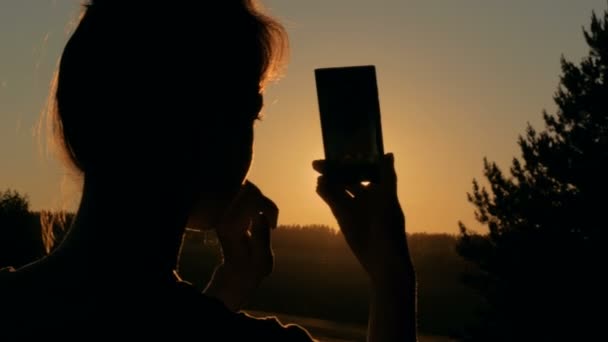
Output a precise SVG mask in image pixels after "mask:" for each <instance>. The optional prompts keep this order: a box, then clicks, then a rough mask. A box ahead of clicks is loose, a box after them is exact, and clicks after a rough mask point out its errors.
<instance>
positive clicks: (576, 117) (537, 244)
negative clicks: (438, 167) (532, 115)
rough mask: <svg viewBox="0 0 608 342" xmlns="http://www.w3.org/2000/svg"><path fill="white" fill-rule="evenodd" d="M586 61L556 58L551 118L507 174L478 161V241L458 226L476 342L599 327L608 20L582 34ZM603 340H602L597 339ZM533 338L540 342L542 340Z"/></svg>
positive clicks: (595, 20)
mask: <svg viewBox="0 0 608 342" xmlns="http://www.w3.org/2000/svg"><path fill="white" fill-rule="evenodd" d="M583 34H584V38H585V40H586V42H587V44H588V46H589V54H588V55H587V56H586V57H584V58H583V60H582V61H581V63H580V64H579V65H575V64H574V63H571V62H569V61H567V60H566V59H565V58H564V57H562V59H561V70H562V74H561V77H560V83H559V86H558V89H557V91H556V93H555V95H554V101H555V103H556V105H557V111H556V112H555V113H554V114H549V113H547V112H546V111H545V112H544V113H543V119H544V124H545V127H544V130H543V131H540V132H537V131H536V130H535V129H534V128H533V127H532V126H530V125H528V128H527V131H526V133H525V134H524V135H523V136H520V138H519V146H520V148H521V154H522V155H521V158H514V159H513V161H512V165H511V167H510V170H509V173H510V175H505V173H503V171H502V170H501V169H500V168H499V167H498V166H497V164H496V163H494V162H489V161H488V160H486V159H484V176H485V178H486V180H487V182H488V184H489V188H487V187H485V186H481V185H480V183H479V182H478V181H477V180H474V181H473V191H472V192H471V193H469V194H468V199H469V201H470V202H471V203H472V204H473V205H474V206H475V215H476V218H477V220H478V221H479V222H480V223H481V224H482V225H484V226H485V227H487V229H488V230H489V231H488V233H487V234H483V235H479V234H475V233H473V232H471V231H470V230H468V229H467V228H466V227H465V225H464V224H462V223H460V229H461V235H460V241H459V246H458V252H459V253H460V255H461V256H463V257H465V258H466V259H468V260H470V261H472V262H473V263H474V264H475V265H477V266H478V268H479V270H480V271H481V272H479V273H475V274H467V275H466V276H465V281H466V282H467V283H468V284H469V285H471V286H473V287H474V288H475V289H476V290H477V291H478V292H479V293H480V294H481V295H482V297H483V298H484V299H485V302H486V306H485V307H484V308H483V311H482V312H480V325H479V326H478V327H476V328H475V329H473V330H471V333H470V334H471V336H470V337H471V340H475V341H526V340H535V341H539V340H541V339H542V340H550V339H552V338H555V337H561V338H568V337H572V338H575V340H581V341H582V340H586V339H585V338H582V337H583V336H589V337H590V336H594V333H595V332H596V331H601V330H599V328H600V327H601V325H599V323H598V322H599V318H600V317H599V316H600V315H601V314H600V313H599V312H597V313H596V310H598V311H599V310H603V307H602V306H601V305H600V300H601V301H602V302H603V298H604V297H605V296H604V294H603V292H604V291H605V286H604V285H605V284H606V282H605V281H604V280H603V279H602V278H604V277H603V274H602V273H603V272H604V269H605V266H604V261H603V260H608V259H606V257H605V254H606V253H605V252H604V251H603V248H602V246H601V243H602V242H603V241H602V237H603V236H605V230H606V228H608V216H607V215H606V213H607V212H608V200H607V195H608V12H604V14H603V16H602V17H598V16H597V15H596V14H595V13H593V15H592V17H591V25H590V27H589V28H588V29H583ZM600 336H601V335H600ZM539 338H540V339H539Z"/></svg>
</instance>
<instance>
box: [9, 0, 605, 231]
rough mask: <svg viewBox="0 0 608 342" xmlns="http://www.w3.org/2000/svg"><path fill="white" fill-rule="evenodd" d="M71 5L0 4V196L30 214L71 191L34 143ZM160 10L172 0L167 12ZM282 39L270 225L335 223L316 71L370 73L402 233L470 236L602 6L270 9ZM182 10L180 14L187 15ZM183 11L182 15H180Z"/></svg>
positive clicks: (439, 3) (271, 112) (35, 0)
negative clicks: (475, 186) (496, 174)
mask: <svg viewBox="0 0 608 342" xmlns="http://www.w3.org/2000/svg"><path fill="white" fill-rule="evenodd" d="M81 3H82V1H81V0H55V1H51V0H3V1H1V2H0V190H2V189H6V188H12V189H16V190H18V191H19V192H21V193H25V194H27V195H28V196H29V198H30V201H31V205H32V208H33V209H35V210H38V209H52V208H60V207H66V208H69V209H74V208H75V207H76V205H77V202H78V199H79V194H78V191H77V187H75V186H74V185H73V181H72V180H71V178H70V177H69V176H66V172H65V171H64V170H63V169H62V168H61V167H60V166H59V164H58V163H57V162H56V161H54V159H53V158H52V156H47V155H46V154H45V152H44V147H43V146H42V147H41V146H40V145H39V144H38V140H37V138H36V137H35V136H34V134H33V133H34V131H35V126H36V124H37V122H38V119H39V116H40V113H41V112H42V111H43V109H44V106H45V101H46V96H47V95H48V88H49V83H50V80H51V77H52V75H53V72H54V70H55V67H56V64H57V61H58V58H59V55H60V53H61V49H62V48H63V46H64V44H65V42H66V40H67V39H68V37H69V33H70V29H71V28H72V27H73V24H74V20H75V18H76V16H77V15H78V12H79V10H80V8H79V5H80V4H81ZM168 3H169V2H168ZM263 3H264V4H265V5H266V7H267V8H268V9H270V12H271V13H272V14H274V15H276V16H277V17H278V18H279V19H281V20H282V21H283V23H284V24H285V26H286V27H287V30H288V33H289V34H290V39H291V59H290V63H289V67H288V69H287V71H286V74H285V76H284V77H283V78H282V79H281V80H280V81H279V82H278V83H275V84H273V85H272V86H271V87H270V88H269V89H268V92H267V94H266V100H265V102H266V104H267V105H266V108H265V110H264V112H265V114H264V115H265V118H264V120H263V121H262V122H260V123H259V124H258V126H257V128H256V150H255V151H256V152H255V153H256V154H255V160H254V165H253V168H252V172H251V175H250V176H251V177H250V178H251V180H252V181H254V182H255V183H256V184H257V185H258V186H259V187H260V188H261V189H262V190H263V191H264V192H265V193H266V194H267V195H268V196H269V197H271V198H272V199H274V200H275V202H277V204H278V205H279V207H280V209H281V214H280V218H279V223H282V224H295V223H298V224H307V223H322V224H328V225H331V226H334V227H335V226H336V223H335V220H334V219H333V217H332V216H331V213H330V211H329V209H328V208H327V207H326V206H325V204H324V203H323V202H322V201H321V200H320V199H319V198H318V197H317V195H316V194H315V191H314V189H315V183H316V176H317V174H316V172H315V171H313V170H312V168H311V167H310V163H311V161H312V160H314V159H321V158H323V148H322V140H321V131H320V124H319V114H318V108H317V102H316V92H315V83H314V74H313V70H314V69H315V68H318V67H330V66H346V65H364V64H365V65H367V64H373V65H375V66H376V70H377V73H378V87H379V92H380V106H381V110H382V125H383V133H384V146H385V150H386V151H388V152H393V153H394V154H395V159H396V168H397V174H398V177H399V195H400V199H401V203H402V205H403V208H404V210H405V213H406V217H407V224H408V226H407V229H408V230H409V231H410V232H422V231H426V232H449V233H456V232H457V221H458V220H463V221H464V222H465V223H467V224H469V225H471V226H472V227H478V226H477V225H475V220H474V217H473V207H472V206H471V205H470V204H469V203H468V202H467V200H466V193H467V191H469V190H470V189H471V181H472V179H473V178H480V177H481V171H482V159H483V157H484V156H487V157H488V158H489V159H490V160H495V161H497V162H498V163H499V165H501V166H503V167H504V168H506V167H508V166H509V163H510V160H511V159H512V158H513V157H514V156H519V150H518V146H517V144H516V140H517V137H518V135H519V134H521V133H523V131H524V129H525V127H526V123H527V122H530V123H531V124H533V125H534V126H536V127H537V128H541V127H542V121H541V113H542V110H543V109H547V110H548V111H550V112H551V111H553V110H554V104H553V101H552V96H553V93H554V92H555V90H556V87H557V84H558V79H559V74H560V68H559V59H560V56H561V55H562V54H563V55H564V56H565V57H566V58H567V59H569V60H573V61H576V62H578V61H579V60H580V58H581V57H582V56H583V55H585V54H586V53H587V46H586V45H585V43H584V39H583V35H582V27H583V26H585V27H586V26H588V23H589V21H590V16H591V12H592V10H595V11H596V12H598V13H601V12H602V11H603V10H604V9H605V8H606V6H607V3H606V0H510V1H502V0H461V1H450V0H374V1H372V0H366V1H364V0H301V1H300V0H282V1H279V0H272V1H264V2H263ZM185 6H186V5H185ZM186 10H187V9H186Z"/></svg>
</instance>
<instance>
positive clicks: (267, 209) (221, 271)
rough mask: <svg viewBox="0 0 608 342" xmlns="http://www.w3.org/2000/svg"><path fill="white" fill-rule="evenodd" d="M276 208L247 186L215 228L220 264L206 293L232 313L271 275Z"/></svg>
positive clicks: (248, 184)
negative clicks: (220, 250)
mask: <svg viewBox="0 0 608 342" xmlns="http://www.w3.org/2000/svg"><path fill="white" fill-rule="evenodd" d="M277 217H278V208H277V206H276V205H275V204H274V203H273V202H272V201H271V200H270V199H269V198H267V197H266V196H264V195H263V194H262V192H261V191H260V190H259V189H258V188H257V187H256V186H255V185H254V184H253V183H251V182H246V183H245V185H244V186H243V188H242V189H241V191H240V193H239V194H238V195H237V197H236V198H235V200H234V201H233V203H232V205H231V206H230V208H229V209H228V211H227V212H226V215H225V217H224V218H223V219H222V220H221V221H220V223H219V224H218V226H217V227H216V232H217V236H218V239H219V241H220V244H221V247H222V256H223V262H222V264H221V265H219V266H218V267H217V268H216V270H215V272H214V274H213V277H212V279H211V281H210V282H209V285H208V286H207V288H206V289H205V293H206V294H208V295H211V296H214V297H217V298H219V299H220V300H222V301H223V302H224V304H225V305H226V306H227V307H228V308H229V309H231V310H233V311H237V310H239V309H240V308H241V307H242V305H243V304H244V303H245V301H246V300H247V299H248V298H249V297H250V296H251V295H252V293H253V291H254V290H255V289H256V288H257V287H258V285H259V283H260V282H261V281H262V279H264V278H265V277H266V276H268V275H269V274H270V273H271V272H272V268H273V262H274V256H273V253H272V247H271V241H270V231H271V229H274V228H276V225H277Z"/></svg>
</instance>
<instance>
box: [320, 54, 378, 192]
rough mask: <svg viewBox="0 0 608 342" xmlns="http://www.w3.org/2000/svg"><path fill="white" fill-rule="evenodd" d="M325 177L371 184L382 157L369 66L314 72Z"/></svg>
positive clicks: (373, 74) (374, 86)
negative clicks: (326, 175)
mask: <svg viewBox="0 0 608 342" xmlns="http://www.w3.org/2000/svg"><path fill="white" fill-rule="evenodd" d="M315 81H316V88H317V100H318V104H319V114H320V119H321V131H322V136H323V149H324V152H325V163H326V170H325V173H326V174H328V175H330V176H334V177H338V178H341V179H343V180H344V181H348V182H357V181H375V180H377V177H378V173H379V162H380V159H381V158H382V157H383V155H384V146H383V141H382V124H381V121H380V100H379V97H378V85H377V80H376V68H375V66H373V65H361V66H346V67H332V68H319V69H315Z"/></svg>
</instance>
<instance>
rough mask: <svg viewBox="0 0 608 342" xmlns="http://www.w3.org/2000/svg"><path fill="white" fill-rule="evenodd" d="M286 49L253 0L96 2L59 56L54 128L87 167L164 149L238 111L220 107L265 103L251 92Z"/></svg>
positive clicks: (69, 155)
mask: <svg viewBox="0 0 608 342" xmlns="http://www.w3.org/2000/svg"><path fill="white" fill-rule="evenodd" d="M286 53H287V38H286V34H285V32H284V29H283V27H282V26H281V25H280V24H279V23H278V22H277V21H275V20H273V19H272V18H271V17H269V16H267V15H265V14H263V13H262V12H261V11H260V9H259V6H258V4H257V3H256V1H255V0H219V1H211V2H207V1H205V2H204V3H201V4H200V5H197V7H192V8H190V7H188V4H187V3H182V2H172V1H133V0H97V1H91V2H90V3H89V4H87V5H86V6H85V10H84V13H83V14H82V17H81V19H80V21H79V23H78V26H77V28H76V30H75V32H74V33H73V35H72V37H71V38H70V39H69V41H68V43H67V45H66V46H65V49H64V51H63V54H62V56H61V61H60V64H59V70H58V73H57V78H56V81H55V82H54V87H53V90H52V93H51V96H52V98H51V101H52V102H51V107H50V108H51V111H50V126H51V130H52V132H51V133H52V134H51V135H50V136H51V137H52V139H54V140H55V141H54V145H55V146H56V147H58V149H59V152H60V156H61V157H63V158H62V159H64V160H65V161H67V162H68V166H74V167H75V168H76V170H77V171H80V172H82V173H85V174H86V173H87V172H91V171H95V170H100V171H101V172H104V171H105V170H104V169H106V168H105V167H104V166H108V167H109V165H111V164H112V162H111V161H115V160H120V158H123V157H125V156H130V157H132V156H138V155H142V153H144V154H145V150H146V149H150V148H154V149H156V151H155V153H162V151H160V150H162V148H163V147H162V146H160V145H158V146H157V145H154V141H159V140H161V141H163V140H164V139H169V137H170V138H174V136H175V135H177V136H189V135H192V134H189V132H188V131H187V130H188V129H192V128H194V127H200V126H201V125H205V124H206V123H210V122H212V121H214V120H215V121H217V120H239V119H240V118H238V117H218V116H219V115H220V113H225V112H231V113H237V112H244V111H247V110H249V111H251V110H254V109H250V108H256V106H257V109H258V110H259V109H260V106H261V103H258V102H259V99H258V98H256V97H255V95H256V94H259V93H261V91H262V90H263V87H264V85H265V84H266V82H267V81H268V80H270V79H271V78H272V77H274V76H276V75H277V74H278V72H279V71H280V68H281V67H282V65H283V63H282V62H283V61H284V57H285V56H286ZM252 94H253V95H252ZM252 106H253V107H252ZM226 107H229V108H228V110H226ZM195 109H199V110H197V111H194V110H195ZM246 114H248V113H243V115H246ZM256 114H257V113H256ZM222 115H226V114H222ZM165 142H166V140H164V142H163V145H165ZM176 143H179V142H176ZM181 143H182V145H181V146H186V145H187V142H183V141H182V142H181ZM165 147H166V146H165ZM168 148H170V147H168ZM159 149H160V150H159ZM174 152H175V151H172V152H167V153H174ZM121 155H122V156H121ZM114 158H116V159H114ZM70 164H71V165H70Z"/></svg>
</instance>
